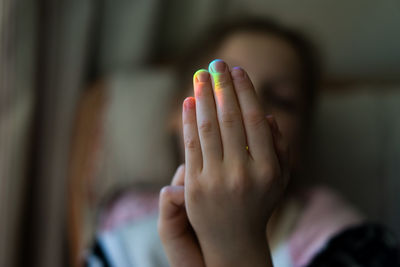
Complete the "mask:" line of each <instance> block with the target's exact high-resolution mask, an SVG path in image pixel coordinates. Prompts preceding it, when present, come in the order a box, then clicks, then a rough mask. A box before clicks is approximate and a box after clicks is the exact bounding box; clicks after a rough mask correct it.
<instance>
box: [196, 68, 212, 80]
mask: <svg viewBox="0 0 400 267" xmlns="http://www.w3.org/2000/svg"><path fill="white" fill-rule="evenodd" d="M209 79H210V74H209V73H208V71H207V70H205V69H199V70H198V71H196V72H195V74H194V75H193V80H194V81H195V82H207V81H208V80H209Z"/></svg>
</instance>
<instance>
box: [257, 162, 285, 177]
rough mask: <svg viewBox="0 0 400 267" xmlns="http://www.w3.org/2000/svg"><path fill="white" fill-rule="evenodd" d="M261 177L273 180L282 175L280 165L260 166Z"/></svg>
mask: <svg viewBox="0 0 400 267" xmlns="http://www.w3.org/2000/svg"><path fill="white" fill-rule="evenodd" d="M258 175H259V176H260V177H261V178H263V179H266V180H271V179H274V178H276V177H280V176H281V171H280V168H279V167H278V166H276V164H269V163H268V164H263V165H262V166H261V167H260V168H259V174H258Z"/></svg>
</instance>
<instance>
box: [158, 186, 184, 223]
mask: <svg viewBox="0 0 400 267" xmlns="http://www.w3.org/2000/svg"><path fill="white" fill-rule="evenodd" d="M184 192H185V190H184V187H183V186H171V185H169V186H165V187H163V188H162V189H161V191H160V202H159V207H160V219H162V220H168V219H170V218H172V217H174V216H175V215H176V214H177V213H178V212H180V211H181V210H182V208H184V203H185V195H184Z"/></svg>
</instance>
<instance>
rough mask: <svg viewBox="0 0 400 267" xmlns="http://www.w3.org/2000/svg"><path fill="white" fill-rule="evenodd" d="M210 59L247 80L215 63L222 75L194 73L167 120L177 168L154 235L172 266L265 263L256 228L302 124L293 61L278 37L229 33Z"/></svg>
mask: <svg viewBox="0 0 400 267" xmlns="http://www.w3.org/2000/svg"><path fill="white" fill-rule="evenodd" d="M216 54H218V55H221V57H223V58H224V59H226V60H225V62H226V63H227V62H233V64H237V65H240V66H243V67H244V68H246V69H247V70H248V71H249V73H251V74H247V73H246V72H245V71H244V70H243V69H242V68H229V67H228V66H227V65H225V64H224V62H222V61H216V62H214V63H216V65H217V67H218V66H219V65H221V64H222V65H225V68H224V69H223V71H218V68H217V71H215V68H214V69H213V68H212V66H210V68H209V69H210V72H211V75H210V74H209V72H208V71H206V70H201V71H198V72H197V73H196V74H195V76H194V95H195V98H187V99H186V100H185V101H184V105H183V112H182V123H181V124H180V123H177V124H176V125H177V126H178V127H182V128H183V139H184V142H183V144H184V145H185V146H184V150H185V164H186V166H185V167H183V166H182V167H180V169H178V170H177V173H176V174H175V177H174V179H173V183H172V185H171V186H168V187H165V188H163V190H162V191H161V195H160V196H161V197H160V218H159V233H160V237H161V240H162V242H163V245H164V248H165V251H166V254H167V257H168V259H169V262H170V265H171V266H272V263H271V260H270V255H269V249H268V240H267V238H266V234H265V227H266V225H267V223H268V221H269V219H270V217H271V215H272V212H273V210H274V208H275V207H276V206H277V203H278V202H279V199H280V196H281V195H282V193H283V190H284V188H285V185H286V184H287V181H288V178H289V166H290V163H289V161H290V159H289V153H288V149H287V147H288V144H289V145H291V146H294V147H296V146H295V144H296V143H297V141H298V140H297V136H298V133H299V131H300V125H301V123H300V121H301V120H300V116H301V111H302V105H303V102H302V99H301V92H299V91H300V89H299V86H297V85H298V84H299V78H298V76H299V75H298V72H299V71H298V70H299V67H298V61H297V57H296V55H295V53H294V51H293V49H292V48H291V47H290V46H289V45H288V44H286V43H285V42H284V41H282V40H280V39H279V38H276V37H273V36H267V35H265V34H256V33H236V34H234V35H232V36H231V37H228V38H227V40H226V41H225V42H223V44H222V45H221V47H220V49H219V51H217V53H216ZM237 74H243V75H237ZM250 75H251V81H250ZM206 77H208V79H206ZM253 84H254V85H255V86H253ZM266 84H268V85H270V86H265V85H266ZM254 88H260V89H258V90H257V92H256V90H255V89H254ZM257 95H258V96H257ZM271 99H272V100H271ZM282 103H283V104H282ZM285 103H286V104H287V103H290V105H289V106H291V108H290V109H288V108H287V106H288V105H286V104H285ZM295 111H296V112H295ZM266 113H267V114H268V113H270V114H271V113H272V114H274V116H268V117H267V118H266V117H265V115H264V114H266ZM275 118H276V119H275ZM278 125H279V126H278ZM182 128H181V129H182ZM246 145H248V147H249V150H248V151H247V150H246ZM222 211H223V212H222ZM193 229H194V231H193ZM194 264H197V265H194Z"/></svg>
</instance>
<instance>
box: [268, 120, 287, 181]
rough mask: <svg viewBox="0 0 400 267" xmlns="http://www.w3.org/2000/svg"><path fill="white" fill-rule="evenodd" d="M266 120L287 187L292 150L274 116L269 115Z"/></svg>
mask: <svg viewBox="0 0 400 267" xmlns="http://www.w3.org/2000/svg"><path fill="white" fill-rule="evenodd" d="M266 119H267V121H268V124H269V125H270V128H271V130H272V136H273V139H274V148H275V151H276V155H277V157H278V160H279V165H280V167H281V171H282V176H283V179H285V181H284V182H285V186H286V185H287V184H288V182H289V178H290V169H291V168H290V150H289V146H288V144H287V142H286V141H285V139H284V137H283V135H282V132H281V131H280V129H279V126H278V123H277V122H276V119H275V117H274V116H273V115H267V116H266Z"/></svg>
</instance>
